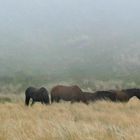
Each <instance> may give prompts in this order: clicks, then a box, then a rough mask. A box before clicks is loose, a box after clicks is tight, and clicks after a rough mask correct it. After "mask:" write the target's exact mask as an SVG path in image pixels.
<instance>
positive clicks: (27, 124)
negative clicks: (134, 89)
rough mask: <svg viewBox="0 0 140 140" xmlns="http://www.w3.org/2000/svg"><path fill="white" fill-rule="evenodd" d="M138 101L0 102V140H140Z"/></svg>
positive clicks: (139, 103)
mask: <svg viewBox="0 0 140 140" xmlns="http://www.w3.org/2000/svg"><path fill="white" fill-rule="evenodd" d="M139 106H140V102H139V100H137V99H135V98H133V99H132V100H130V102H128V103H112V102H105V101H99V102H95V103H90V104H89V105H85V104H83V103H74V104H70V103H68V102H61V103H59V104H57V103H54V104H52V105H47V106H45V105H41V104H40V103H36V104H35V105H34V106H33V107H26V106H24V102H23V101H18V102H14V103H5V104H2V103H0V140H139V139H140V108H139Z"/></svg>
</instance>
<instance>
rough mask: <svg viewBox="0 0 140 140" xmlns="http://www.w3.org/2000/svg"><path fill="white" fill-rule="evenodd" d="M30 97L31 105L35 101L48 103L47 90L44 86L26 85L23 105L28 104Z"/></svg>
mask: <svg viewBox="0 0 140 140" xmlns="http://www.w3.org/2000/svg"><path fill="white" fill-rule="evenodd" d="M30 98H31V99H32V103H31V105H33V104H34V103H35V102H41V103H42V104H49V95H48V91H47V90H46V89H45V88H44V87H41V88H40V89H37V88H34V87H28V88H27V89H26V91H25V105H27V106H28V105H29V101H30Z"/></svg>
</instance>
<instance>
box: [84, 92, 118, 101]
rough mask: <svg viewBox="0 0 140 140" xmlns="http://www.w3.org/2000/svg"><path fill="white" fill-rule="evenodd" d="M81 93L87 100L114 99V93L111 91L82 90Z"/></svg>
mask: <svg viewBox="0 0 140 140" xmlns="http://www.w3.org/2000/svg"><path fill="white" fill-rule="evenodd" d="M83 94H84V98H85V100H86V101H87V102H90V101H97V100H110V101H116V94H115V93H113V92H111V91H96V92H94V93H91V92H83Z"/></svg>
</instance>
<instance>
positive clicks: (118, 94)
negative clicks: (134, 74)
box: [83, 88, 140, 102]
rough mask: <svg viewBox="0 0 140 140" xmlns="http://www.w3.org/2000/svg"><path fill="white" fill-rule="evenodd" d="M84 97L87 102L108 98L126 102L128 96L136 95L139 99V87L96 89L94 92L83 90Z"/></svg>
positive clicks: (128, 98)
mask: <svg viewBox="0 0 140 140" xmlns="http://www.w3.org/2000/svg"><path fill="white" fill-rule="evenodd" d="M83 93H84V98H85V100H86V101H87V102H89V101H97V100H110V101H113V102H128V101H129V100H130V98H132V97H134V96H136V97H137V98H138V99H140V89H138V88H132V89H123V90H109V91H96V92H95V93H89V92H83Z"/></svg>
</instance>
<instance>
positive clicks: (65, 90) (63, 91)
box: [51, 85, 85, 102]
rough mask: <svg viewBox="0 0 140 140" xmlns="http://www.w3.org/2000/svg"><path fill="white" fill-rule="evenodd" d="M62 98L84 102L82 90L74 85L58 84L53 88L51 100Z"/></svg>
mask: <svg viewBox="0 0 140 140" xmlns="http://www.w3.org/2000/svg"><path fill="white" fill-rule="evenodd" d="M60 100H64V101H71V102H80V101H82V102H84V101H85V99H84V98H83V92H82V90H81V89H80V88H79V87H78V86H76V85H74V86H63V85H58V86H55V87H54V88H52V90H51V101H52V102H54V101H56V102H59V101H60Z"/></svg>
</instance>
